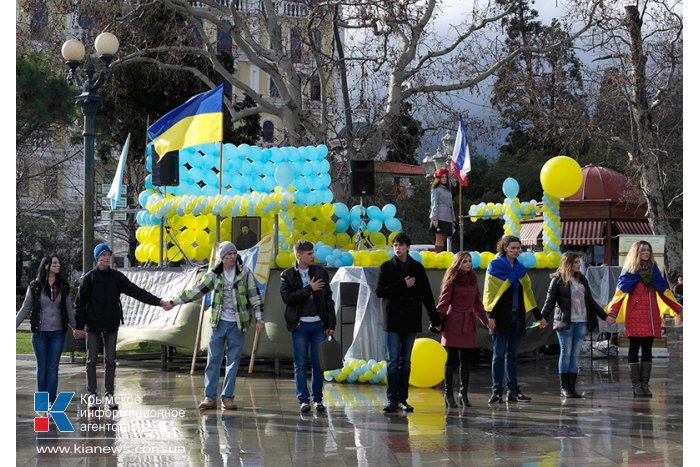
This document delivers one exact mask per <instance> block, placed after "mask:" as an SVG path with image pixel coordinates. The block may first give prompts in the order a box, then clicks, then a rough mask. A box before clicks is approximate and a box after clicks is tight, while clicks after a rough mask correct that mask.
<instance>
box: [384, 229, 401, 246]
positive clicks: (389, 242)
mask: <svg viewBox="0 0 700 467" xmlns="http://www.w3.org/2000/svg"><path fill="white" fill-rule="evenodd" d="M400 233H401V232H400V231H398V230H397V231H395V232H391V233H390V234H389V238H388V239H387V245H392V244H393V243H394V238H396V236H397V235H398V234H400Z"/></svg>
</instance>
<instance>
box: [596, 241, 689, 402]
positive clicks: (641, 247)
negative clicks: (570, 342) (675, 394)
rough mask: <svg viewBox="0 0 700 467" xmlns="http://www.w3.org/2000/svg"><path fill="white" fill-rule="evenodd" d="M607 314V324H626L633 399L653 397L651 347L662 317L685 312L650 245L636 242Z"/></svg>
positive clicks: (626, 261) (627, 259) (657, 333)
mask: <svg viewBox="0 0 700 467" xmlns="http://www.w3.org/2000/svg"><path fill="white" fill-rule="evenodd" d="M606 310H607V311H608V318H607V322H608V324H613V323H615V322H616V321H617V322H618V323H625V334H626V335H627V337H628V338H629V341H630V346H629V353H628V355H627V362H628V363H629V366H630V379H631V380H632V389H633V391H634V395H635V396H640V397H651V396H652V394H651V391H650V390H649V377H650V375H651V346H652V344H653V342H654V339H660V338H661V317H662V316H664V315H670V316H675V315H676V313H681V312H682V311H683V307H682V306H681V305H680V304H679V303H678V302H677V301H676V299H675V297H674V296H673V293H672V292H671V289H669V287H668V282H666V279H664V277H663V275H662V274H661V271H659V267H658V266H657V265H656V262H654V257H653V255H652V251H651V245H650V244H649V243H647V242H645V241H637V242H634V243H633V244H632V246H631V247H630V252H629V253H628V254H627V258H626V259H625V264H624V266H622V274H621V275H620V278H619V279H618V281H617V290H616V291H615V296H614V297H613V299H612V301H611V302H610V303H609V304H608V306H607V307H606ZM640 348H641V349H642V361H641V363H640V362H639V349H640Z"/></svg>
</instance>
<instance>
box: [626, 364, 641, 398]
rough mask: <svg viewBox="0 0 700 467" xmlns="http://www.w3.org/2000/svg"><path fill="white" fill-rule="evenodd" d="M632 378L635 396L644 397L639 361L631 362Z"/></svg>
mask: <svg viewBox="0 0 700 467" xmlns="http://www.w3.org/2000/svg"><path fill="white" fill-rule="evenodd" d="M629 365H630V379H631V380H632V390H633V391H634V397H644V391H642V375H641V368H640V365H639V362H637V363H630V364H629Z"/></svg>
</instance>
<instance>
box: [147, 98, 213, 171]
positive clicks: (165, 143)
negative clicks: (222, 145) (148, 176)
mask: <svg viewBox="0 0 700 467" xmlns="http://www.w3.org/2000/svg"><path fill="white" fill-rule="evenodd" d="M223 100H224V85H223V84H220V85H219V86H217V87H215V88H214V89H212V90H211V91H209V92H204V93H202V94H197V95H196V96H194V97H192V98H191V99H190V100H188V101H187V102H185V103H184V104H182V105H181V106H180V107H178V108H176V109H173V110H171V111H170V112H168V113H167V114H166V115H165V116H163V117H161V118H160V119H159V120H158V121H157V122H155V123H154V124H153V125H151V126H150V127H149V128H148V136H149V138H151V140H152V141H153V146H154V147H155V150H156V152H157V153H158V157H159V158H161V157H163V156H164V155H165V153H167V152H170V151H177V150H178V149H182V148H186V147H189V146H196V145H199V144H205V143H212V142H217V141H223V137H224V117H223V112H222V108H223Z"/></svg>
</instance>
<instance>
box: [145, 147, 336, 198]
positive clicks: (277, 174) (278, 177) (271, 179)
mask: <svg viewBox="0 0 700 467" xmlns="http://www.w3.org/2000/svg"><path fill="white" fill-rule="evenodd" d="M222 149H223V150H222ZM220 152H221V156H220ZM153 153H154V151H153V147H152V144H150V145H149V146H148V149H147V153H146V169H147V170H148V172H152V170H153V164H154V163H157V162H154V156H153ZM327 154H328V148H327V147H326V146H325V145H323V144H322V145H319V146H307V147H301V148H294V147H282V148H277V147H275V148H265V149H263V148H260V147H258V146H249V145H247V144H241V145H240V146H235V145H233V144H224V145H223V147H221V146H220V145H219V144H218V143H209V144H202V145H198V146H192V147H188V148H183V149H181V150H180V151H179V163H180V165H179V175H180V177H179V178H180V184H179V185H178V186H176V187H174V188H172V189H171V190H172V193H173V194H175V195H178V196H182V195H191V196H200V195H204V196H215V195H217V194H219V193H221V194H225V195H229V196H235V195H246V194H249V193H251V192H253V191H256V192H258V193H271V192H273V190H274V189H275V188H276V187H288V186H290V185H293V186H294V187H295V188H296V190H298V192H299V193H298V195H297V197H298V199H297V204H304V205H315V204H322V203H330V202H331V201H332V200H333V193H332V192H331V191H330V183H331V177H330V174H329V171H330V163H329V162H328V161H327V160H326V155H327ZM145 184H146V188H147V189H150V190H154V189H155V187H154V185H153V180H152V175H148V176H147V177H146V183H145Z"/></svg>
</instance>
